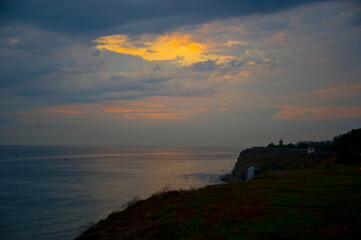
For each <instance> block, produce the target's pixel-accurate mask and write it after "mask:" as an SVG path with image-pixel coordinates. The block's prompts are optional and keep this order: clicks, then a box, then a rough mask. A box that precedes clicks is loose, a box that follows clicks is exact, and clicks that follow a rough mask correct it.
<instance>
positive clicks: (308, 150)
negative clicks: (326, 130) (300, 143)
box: [307, 146, 316, 153]
mask: <svg viewBox="0 0 361 240" xmlns="http://www.w3.org/2000/svg"><path fill="white" fill-rule="evenodd" d="M315 150H316V149H315V147H312V146H309V147H307V153H314V152H315Z"/></svg>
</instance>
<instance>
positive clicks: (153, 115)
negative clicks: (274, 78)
mask: <svg viewBox="0 0 361 240" xmlns="http://www.w3.org/2000/svg"><path fill="white" fill-rule="evenodd" d="M210 101H212V100H210V99H209V98H208V97H204V96H203V97H196V96H193V97H182V96H174V97H166V96H154V97H148V98H144V99H137V100H116V101H106V102H102V103H82V104H69V105H59V106H52V107H44V108H37V109H32V110H28V111H22V112H17V113H18V114H21V115H23V116H32V117H36V116H41V117H44V118H54V119H61V118H69V117H68V115H69V114H72V115H74V117H75V116H76V115H81V114H91V115H98V116H103V117H110V118H119V119H125V120H134V119H136V120H152V119H153V120H172V121H173V120H184V119H188V118H191V117H195V116H198V115H200V114H204V113H206V112H208V111H214V110H215V109H220V111H221V112H223V111H226V110H228V109H227V108H225V107H224V106H221V105H219V106H217V105H214V104H212V103H210ZM214 102H217V100H216V99H214ZM209 105H212V107H211V108H209V107H208V106H209Z"/></svg>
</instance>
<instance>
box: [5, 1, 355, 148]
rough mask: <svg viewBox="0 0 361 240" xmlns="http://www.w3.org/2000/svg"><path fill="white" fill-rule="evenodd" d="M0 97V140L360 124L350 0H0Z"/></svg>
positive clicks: (174, 140) (235, 138)
mask: <svg viewBox="0 0 361 240" xmlns="http://www.w3.org/2000/svg"><path fill="white" fill-rule="evenodd" d="M0 97H1V101H0V132H1V135H0V144H102V145H107V144H113V145H167V146H230V147H233V146H236V147H245V146H253V145H267V144H268V143H270V142H274V143H276V142H278V139H279V138H281V137H282V138H283V139H284V142H285V143H289V142H293V143H295V142H297V141H299V140H328V139H332V138H333V137H334V136H335V135H338V134H340V133H344V132H347V131H349V130H351V129H352V128H360V127H361V4H360V1H312V0H307V1H305V0H303V1H300V0H299V1H298V0H293V1H290V0H287V1H268V0H207V1H206V0H204V1H203V0H198V1H184V0H182V1H180V0H102V1H100V0H79V1H70V0H63V1H55V0H25V1H24V0H5V1H4V0H3V1H1V3H0Z"/></svg>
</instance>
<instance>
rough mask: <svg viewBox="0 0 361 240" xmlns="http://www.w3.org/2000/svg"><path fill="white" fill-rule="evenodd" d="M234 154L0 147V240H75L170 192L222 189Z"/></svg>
mask: <svg viewBox="0 0 361 240" xmlns="http://www.w3.org/2000/svg"><path fill="white" fill-rule="evenodd" d="M240 150H241V149H230V148H227V149H226V148H170V147H70V146H68V147H39V146H27V147H21V146H20V147H19V146H18V147H9V146H8V147H5V146H1V147H0V239H7V240H18V239H55V240H57V239H59V240H60V239H72V238H74V237H75V236H76V235H78V234H79V233H80V232H81V231H82V230H84V228H85V226H86V225H89V223H90V222H92V221H95V222H96V221H98V220H100V219H101V218H104V217H106V216H107V215H108V214H109V213H111V212H112V211H115V210H119V209H121V207H122V205H123V204H124V203H125V202H127V201H129V200H131V199H132V198H134V197H141V198H145V197H148V196H150V195H151V194H152V193H154V192H156V191H160V190H161V189H162V188H163V187H164V186H170V187H173V188H176V189H177V188H184V189H187V188H190V187H202V186H205V185H209V184H216V183H220V181H219V176H220V175H222V174H225V173H229V172H231V170H232V168H233V166H234V164H235V161H236V158H237V155H238V152H239V151H240Z"/></svg>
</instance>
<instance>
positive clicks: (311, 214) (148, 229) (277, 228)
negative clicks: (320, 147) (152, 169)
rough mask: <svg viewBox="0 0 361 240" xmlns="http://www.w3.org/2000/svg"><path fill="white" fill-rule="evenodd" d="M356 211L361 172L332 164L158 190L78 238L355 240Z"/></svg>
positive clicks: (360, 207)
mask: <svg viewBox="0 0 361 240" xmlns="http://www.w3.org/2000/svg"><path fill="white" fill-rule="evenodd" d="M360 214H361V174H360V173H359V172H358V167H355V166H342V165H336V166H334V167H332V168H329V169H323V170H320V169H315V170H297V171H277V172H270V173H266V174H264V175H262V176H259V177H258V178H255V179H254V180H251V181H248V182H239V183H231V184H222V185H213V186H208V187H205V188H202V189H198V190H190V191H183V190H180V191H175V190H170V191H167V192H162V193H158V194H155V195H153V196H152V197H151V198H149V199H146V200H140V201H137V202H136V203H134V204H133V205H131V206H129V207H128V208H126V209H125V210H124V211H122V212H118V213H113V214H111V215H110V216H109V217H108V218H107V219H106V220H102V221H100V222H99V223H97V224H95V225H93V226H92V227H91V228H89V229H88V230H87V231H85V232H84V233H83V234H82V235H81V236H79V237H78V238H77V239H79V240H80V239H246V240H252V239H296V240H297V239H342V240H344V239H358V238H360V236H358V234H360V232H358V231H360V228H361V226H360V223H361V218H360V217H361V216H360Z"/></svg>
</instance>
